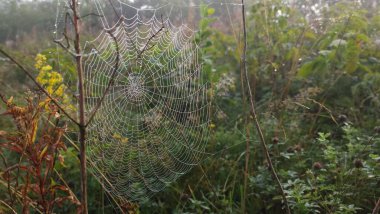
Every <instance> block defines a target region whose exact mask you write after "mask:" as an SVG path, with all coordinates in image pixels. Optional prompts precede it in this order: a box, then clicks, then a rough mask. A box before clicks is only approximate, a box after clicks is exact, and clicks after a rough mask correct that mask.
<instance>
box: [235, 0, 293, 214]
mask: <svg viewBox="0 0 380 214" xmlns="http://www.w3.org/2000/svg"><path fill="white" fill-rule="evenodd" d="M241 3H242V19H243V39H244V44H243V53H242V56H241V63H242V66H241V69H243V71H244V73H245V78H246V82H247V87H248V95H249V99H250V105H251V114H252V117H253V120H254V123H255V126H256V129H257V132H258V133H259V137H260V141H261V144H262V147H263V149H264V152H265V156H266V159H267V161H268V164H269V168H270V171H271V173H272V176H273V177H274V178H275V180H276V183H277V185H278V186H279V188H280V190H281V195H282V198H283V200H284V204H285V208H286V212H287V213H288V214H290V213H291V212H290V208H289V204H288V200H287V198H286V194H285V191H284V188H283V187H282V185H281V181H280V179H279V178H278V175H277V172H276V170H275V168H274V166H273V163H272V160H271V157H270V155H269V150H268V147H267V144H266V143H265V138H264V134H263V132H262V130H261V126H260V123H259V120H258V118H257V114H256V110H255V105H254V101H253V100H254V98H253V95H252V91H251V86H250V84H249V77H248V69H247V59H246V54H247V27H246V20H245V5H244V0H241Z"/></svg>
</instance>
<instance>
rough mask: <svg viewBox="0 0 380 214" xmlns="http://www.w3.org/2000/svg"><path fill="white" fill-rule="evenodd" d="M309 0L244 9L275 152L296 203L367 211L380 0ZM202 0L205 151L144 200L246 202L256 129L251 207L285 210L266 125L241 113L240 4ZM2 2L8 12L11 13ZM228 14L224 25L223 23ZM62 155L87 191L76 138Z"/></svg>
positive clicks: (66, 62) (155, 203) (194, 206)
mask: <svg viewBox="0 0 380 214" xmlns="http://www.w3.org/2000/svg"><path fill="white" fill-rule="evenodd" d="M9 2H11V1H9ZM304 2H305V1H295V3H294V4H293V5H290V4H285V3H284V1H282V0H268V1H265V2H264V1H252V6H251V7H250V8H249V9H248V12H249V13H247V14H248V20H247V22H248V55H247V61H248V70H249V75H250V76H249V78H250V80H251V82H252V84H251V86H252V88H253V90H252V92H253V93H254V96H255V104H256V106H257V111H258V112H259V120H260V123H261V125H262V128H263V130H264V131H265V133H264V134H265V139H266V140H267V142H268V147H269V152H270V156H271V157H272V159H273V162H274V165H275V167H276V169H277V170H278V172H279V177H280V180H281V182H282V184H283V186H284V189H285V191H286V194H287V197H288V200H289V203H290V207H291V209H292V211H293V213H370V212H371V211H372V209H373V207H374V205H375V201H376V200H378V198H379V197H380V182H379V181H380V136H379V132H380V128H379V126H380V119H379V118H380V111H379V109H380V52H379V47H380V43H379V38H380V14H379V11H380V10H378V8H371V6H368V5H367V4H365V5H367V6H366V7H364V6H363V7H360V6H358V5H357V4H355V3H354V2H353V1H341V3H330V4H329V7H328V9H327V8H324V9H323V8H322V9H321V10H320V14H319V15H317V14H315V13H312V11H311V12H310V9H309V8H305V7H302V4H304ZM332 2H333V1H332ZM0 4H1V3H0ZM7 4H8V3H7ZM3 5H5V3H4V4H3ZM309 6H310V5H309ZM211 7H213V8H211ZM199 10H200V16H201V19H200V20H199V23H198V26H199V31H197V33H196V35H195V40H196V43H197V45H198V46H199V47H200V48H201V56H202V59H201V60H202V63H203V68H202V69H203V70H202V72H203V75H204V78H205V79H206V80H208V82H209V86H210V87H209V88H210V91H209V92H208V93H209V95H210V97H211V98H212V108H211V110H212V112H213V115H212V118H211V120H212V123H211V124H210V127H209V128H210V129H211V130H212V131H211V136H210V140H209V142H208V146H207V153H206V154H205V160H204V161H202V162H201V164H200V166H197V167H195V168H194V169H193V170H192V171H191V172H189V174H188V175H187V176H184V177H182V178H181V179H180V180H179V181H178V182H177V183H175V184H172V186H170V187H168V188H167V189H165V191H164V192H162V193H158V194H157V195H156V196H155V197H153V198H152V199H150V200H147V201H144V202H142V203H141V204H140V212H141V213H240V212H241V210H242V204H243V203H242V199H243V198H244V197H243V193H244V189H243V188H244V185H243V183H244V173H245V172H244V166H245V156H246V154H247V152H246V146H245V143H246V142H247V141H249V143H250V146H249V151H250V153H251V156H250V157H251V158H250V160H249V174H248V189H247V190H246V191H247V193H248V199H247V203H246V204H247V210H248V211H249V212H248V213H281V212H282V206H283V205H282V198H281V195H280V193H279V190H278V188H277V186H276V185H275V184H274V181H273V179H272V177H271V174H270V172H269V171H268V167H267V162H266V161H265V157H264V154H263V152H262V150H261V145H260V143H259V139H258V136H257V134H256V133H255V132H253V130H254V127H253V126H252V124H249V125H248V127H247V126H246V125H245V121H244V120H245V118H246V115H247V114H249V112H248V109H243V105H242V101H243V97H242V92H241V91H242V88H241V82H240V55H241V44H242V43H241V41H240V39H239V36H241V35H240V34H241V33H239V32H240V30H241V29H240V28H239V25H238V24H237V23H238V22H240V20H239V19H240V14H239V15H237V16H236V17H233V18H234V20H232V23H230V22H229V21H228V19H225V20H224V19H223V18H225V17H222V18H220V17H218V16H220V14H223V16H227V15H226V11H223V10H222V9H221V8H218V7H214V5H208V6H207V5H201V6H200V8H199ZM4 13H5V11H3V13H0V17H5V16H8V15H9V14H8V15H4ZM310 17H311V18H310ZM219 19H220V20H222V21H223V26H218V25H217V24H216V23H217V22H219V21H220V20H219ZM235 19H236V20H235ZM226 20H227V21H226ZM235 21H236V23H235ZM227 28H231V29H229V30H228V29H227ZM0 29H2V28H1V26H0ZM8 31H9V29H7V32H8ZM1 32H2V31H1ZM4 32H5V31H4ZM0 34H1V33H0ZM0 40H1V38H0ZM42 54H44V55H47V56H48V57H47V58H48V64H49V65H51V66H52V67H53V68H54V69H56V68H57V67H58V66H57V65H58V63H59V65H60V68H61V70H62V71H64V72H63V73H62V75H63V79H64V80H65V84H67V86H68V87H70V89H71V90H72V91H75V87H76V86H75V84H76V77H75V66H73V64H72V63H71V58H70V57H66V58H61V59H60V62H58V61H56V60H55V59H54V57H53V55H54V54H56V50H55V49H46V50H44V51H42ZM107 54H108V53H107ZM61 55H64V54H61ZM31 59H33V58H31ZM28 62H29V61H28ZM31 62H32V60H31ZM0 63H2V64H0V65H1V66H2V69H3V70H6V71H7V70H9V69H10V68H9V67H8V65H5V63H3V62H0ZM32 64H33V63H32ZM157 66H158V67H159V66H160V65H159V64H157ZM0 74H1V77H2V79H12V81H15V80H16V79H17V81H25V80H23V79H22V78H23V77H22V76H21V75H20V76H17V77H15V76H14V75H15V74H11V73H6V72H0ZM104 78H106V77H104ZM246 128H247V129H248V130H249V131H250V135H249V136H247V135H246ZM117 134H118V133H114V135H113V136H114V137H116V138H117V137H118V136H117ZM70 137H72V138H73V139H75V137H76V136H75V135H72V136H70ZM127 140H128V139H127ZM104 146H105V147H107V148H108V147H112V145H111V144H108V143H104ZM93 152H97V151H93ZM63 155H64V156H65V166H57V167H56V169H57V170H58V171H60V172H61V173H62V174H63V175H64V176H65V178H66V179H68V182H69V185H70V186H71V187H72V188H73V189H74V190H76V192H75V193H79V188H80V187H79V183H78V181H79V169H78V158H77V157H76V150H74V149H73V148H68V150H67V151H66V152H64V153H63ZM135 155H136V154H132V153H131V157H130V158H131V159H133V158H134V156H135ZM110 170H111V169H110ZM89 192H91V193H94V194H89V196H90V198H89V202H90V209H91V212H92V213H96V212H98V213H101V211H102V209H104V210H106V211H108V212H109V213H110V212H112V207H115V205H114V204H113V202H111V201H112V200H111V199H108V200H107V198H104V196H105V195H104V192H102V189H101V187H100V185H99V184H98V183H97V181H96V178H94V177H92V176H91V178H90V182H89ZM70 211H72V208H70V207H69V208H63V212H70Z"/></svg>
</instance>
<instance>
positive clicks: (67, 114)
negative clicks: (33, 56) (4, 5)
mask: <svg viewBox="0 0 380 214" xmlns="http://www.w3.org/2000/svg"><path fill="white" fill-rule="evenodd" d="M0 53H1V54H3V55H4V56H5V57H7V58H8V59H9V60H11V61H12V62H13V63H15V64H16V65H17V67H19V68H20V69H21V70H22V71H23V72H24V73H25V74H26V75H27V76H28V77H29V78H30V79H31V80H32V81H33V83H34V84H35V85H36V86H37V87H38V89H40V90H41V91H42V92H43V93H44V94H45V95H46V96H47V97H48V98H49V99H50V100H51V101H52V102H53V103H54V105H56V106H57V107H58V108H59V110H60V111H62V113H63V114H64V115H66V117H67V118H69V119H70V120H71V121H72V122H73V123H75V124H77V125H78V124H79V123H78V122H77V121H76V120H75V119H74V118H73V117H72V116H70V114H69V113H67V112H66V110H65V109H64V108H63V107H62V106H61V105H60V104H59V103H58V101H57V100H56V99H54V98H53V97H52V96H51V95H50V94H49V92H47V91H46V90H45V89H44V87H42V85H40V84H39V83H38V82H37V80H36V79H35V78H34V77H33V75H32V73H31V72H29V71H28V70H27V69H26V68H25V67H24V66H23V65H21V63H19V62H18V61H17V60H16V59H14V58H13V57H12V56H10V55H9V54H8V53H7V52H5V51H4V50H3V49H1V48H0Z"/></svg>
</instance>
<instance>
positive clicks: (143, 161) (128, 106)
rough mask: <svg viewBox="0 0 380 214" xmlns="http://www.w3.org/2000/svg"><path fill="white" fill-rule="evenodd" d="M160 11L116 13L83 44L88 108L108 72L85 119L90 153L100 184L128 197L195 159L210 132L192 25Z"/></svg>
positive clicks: (152, 189) (144, 193) (153, 188)
mask: <svg viewBox="0 0 380 214" xmlns="http://www.w3.org/2000/svg"><path fill="white" fill-rule="evenodd" d="M158 15H159V14H156V13H154V15H153V16H152V17H151V18H149V19H144V18H143V17H141V16H140V15H139V13H136V15H135V16H132V17H130V18H125V17H123V16H121V18H120V20H119V21H118V22H117V23H116V24H115V25H114V26H113V27H111V28H109V29H104V30H103V31H102V32H101V33H100V34H99V36H98V37H97V38H96V39H95V40H94V41H91V42H87V43H86V45H85V51H87V52H89V53H91V54H89V55H88V56H87V57H86V58H85V59H84V62H83V63H84V73H85V82H86V84H85V93H86V111H87V113H88V114H91V112H93V111H94V110H95V109H96V108H97V104H98V102H99V101H100V100H101V98H102V96H103V94H104V93H105V91H106V89H107V87H108V85H109V82H110V81H111V79H112V77H114V82H113V84H112V85H111V87H110V89H109V91H108V93H107V94H106V96H105V97H104V100H103V102H102V104H101V106H100V107H99V109H98V110H97V113H96V115H95V117H94V119H93V120H92V122H91V123H90V124H89V127H88V136H87V148H88V151H87V152H88V158H89V159H90V161H91V162H93V163H94V165H95V167H94V168H93V172H94V173H95V174H96V175H98V178H101V179H99V180H100V181H102V184H103V186H104V187H105V188H106V189H107V190H108V191H109V192H110V193H111V194H114V195H115V196H117V197H120V198H124V199H128V200H135V201H138V200H143V199H146V198H148V197H150V196H152V195H153V194H154V193H156V192H159V191H161V190H162V189H163V188H165V187H166V186H167V185H169V184H170V183H172V182H174V181H175V180H176V179H177V178H178V177H179V176H181V175H183V174H185V173H186V172H188V171H189V170H190V169H191V168H192V167H193V166H194V165H196V164H198V162H199V161H200V160H201V156H202V155H203V154H204V149H205V146H206V143H207V137H208V132H209V128H208V125H209V114H210V112H209V110H210V102H209V99H208V93H207V92H208V88H207V82H205V81H204V78H203V75H202V65H201V61H200V57H201V56H200V50H199V47H198V46H197V44H196V43H195V41H194V32H193V31H192V30H190V29H189V28H187V27H186V26H185V25H179V26H175V25H173V24H172V23H171V22H170V20H169V19H163V18H161V16H158ZM107 25H108V23H107ZM110 32H111V33H110ZM115 40H116V42H115ZM117 49H119V51H118V52H117ZM118 59H119V60H118ZM115 68H117V69H116V70H115ZM114 72H116V73H115V74H114Z"/></svg>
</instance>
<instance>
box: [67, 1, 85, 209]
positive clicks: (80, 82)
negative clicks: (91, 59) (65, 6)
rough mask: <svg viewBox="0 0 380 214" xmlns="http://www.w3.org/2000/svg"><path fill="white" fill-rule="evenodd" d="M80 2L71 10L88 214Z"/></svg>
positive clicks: (83, 186) (82, 205)
mask: <svg viewBox="0 0 380 214" xmlns="http://www.w3.org/2000/svg"><path fill="white" fill-rule="evenodd" d="M77 6H78V0H72V1H71V9H72V11H73V23H74V30H75V32H74V33H75V40H74V48H75V53H76V55H75V61H76V67H77V73H78V90H79V112H78V113H79V144H80V174H81V208H82V209H81V211H82V213H83V214H87V213H88V210H87V165H86V161H87V160H86V159H87V158H86V119H85V109H84V108H85V106H84V80H83V67H82V51H81V47H80V32H79V19H80V16H79V12H78V8H77Z"/></svg>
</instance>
